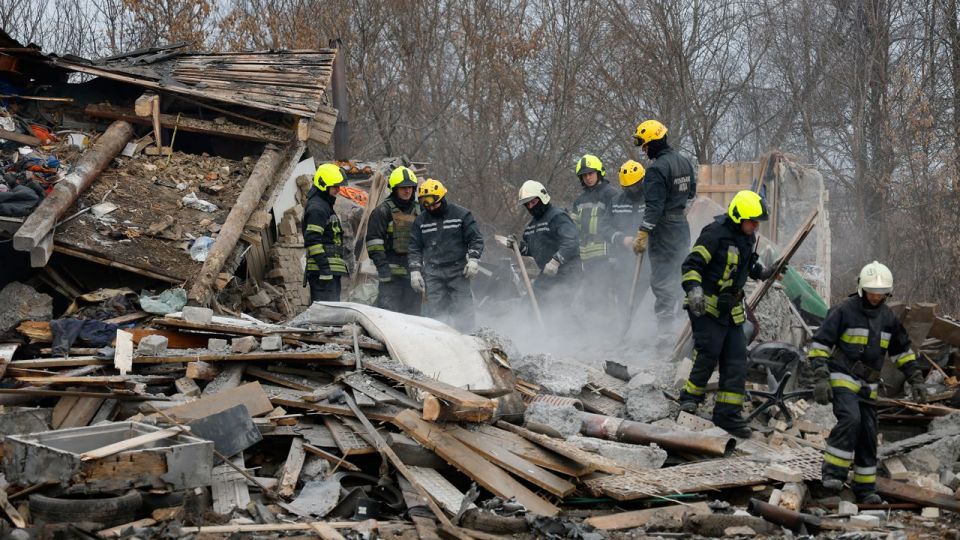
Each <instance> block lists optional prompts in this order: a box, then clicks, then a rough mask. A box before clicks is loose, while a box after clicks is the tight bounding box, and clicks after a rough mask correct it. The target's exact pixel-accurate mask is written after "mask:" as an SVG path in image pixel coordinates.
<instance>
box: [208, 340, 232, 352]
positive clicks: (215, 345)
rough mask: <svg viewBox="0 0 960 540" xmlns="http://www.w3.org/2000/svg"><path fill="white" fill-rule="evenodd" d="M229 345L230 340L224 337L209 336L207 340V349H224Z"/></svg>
mask: <svg viewBox="0 0 960 540" xmlns="http://www.w3.org/2000/svg"><path fill="white" fill-rule="evenodd" d="M229 346H230V342H229V341H227V340H225V339H219V338H210V339H208V340H207V349H210V350H211V351H214V352H216V351H225V350H227V348H228V347H229Z"/></svg>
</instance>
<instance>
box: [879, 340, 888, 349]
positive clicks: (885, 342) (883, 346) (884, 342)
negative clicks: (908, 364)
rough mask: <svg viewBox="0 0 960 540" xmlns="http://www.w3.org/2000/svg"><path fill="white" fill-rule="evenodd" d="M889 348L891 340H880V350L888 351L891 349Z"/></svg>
mask: <svg viewBox="0 0 960 540" xmlns="http://www.w3.org/2000/svg"><path fill="white" fill-rule="evenodd" d="M889 346H890V340H889V339H881V340H880V348H881V349H886V348H887V347H889Z"/></svg>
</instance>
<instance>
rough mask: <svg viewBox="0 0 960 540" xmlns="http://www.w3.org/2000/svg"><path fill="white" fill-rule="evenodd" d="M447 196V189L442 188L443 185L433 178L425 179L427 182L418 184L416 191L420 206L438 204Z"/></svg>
mask: <svg viewBox="0 0 960 540" xmlns="http://www.w3.org/2000/svg"><path fill="white" fill-rule="evenodd" d="M446 195H447V188H445V187H443V184H441V183H440V181H439V180H434V179H433V178H427V180H426V181H425V182H424V183H422V184H420V188H419V189H417V197H418V198H419V199H420V204H424V205H430V204H434V203H436V202H439V201H440V199H443V198H444V197H445V196H446Z"/></svg>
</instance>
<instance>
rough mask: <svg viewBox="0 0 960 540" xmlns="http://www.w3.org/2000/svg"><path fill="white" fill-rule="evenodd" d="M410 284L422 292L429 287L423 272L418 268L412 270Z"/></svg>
mask: <svg viewBox="0 0 960 540" xmlns="http://www.w3.org/2000/svg"><path fill="white" fill-rule="evenodd" d="M410 286H411V287H413V290H415V291H417V292H418V293H420V294H423V291H425V290H426V289H427V284H426V283H424V282H423V274H421V273H420V272H419V271H418V270H414V271H412V272H410Z"/></svg>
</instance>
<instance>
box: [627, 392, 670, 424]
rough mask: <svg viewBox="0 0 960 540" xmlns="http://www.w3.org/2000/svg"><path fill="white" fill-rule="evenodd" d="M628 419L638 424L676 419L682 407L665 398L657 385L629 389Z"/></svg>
mask: <svg viewBox="0 0 960 540" xmlns="http://www.w3.org/2000/svg"><path fill="white" fill-rule="evenodd" d="M625 394H626V395H625V396H624V397H626V399H627V417H628V418H629V419H631V420H633V421H636V422H644V423H647V424H649V423H651V422H656V421H657V420H661V419H663V418H675V417H676V416H677V414H678V413H679V412H680V406H679V405H678V404H677V403H676V402H674V401H671V400H668V399H665V398H664V397H663V391H662V390H660V388H658V387H657V386H656V385H652V384H648V385H642V386H635V387H627V389H626V392H625Z"/></svg>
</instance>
